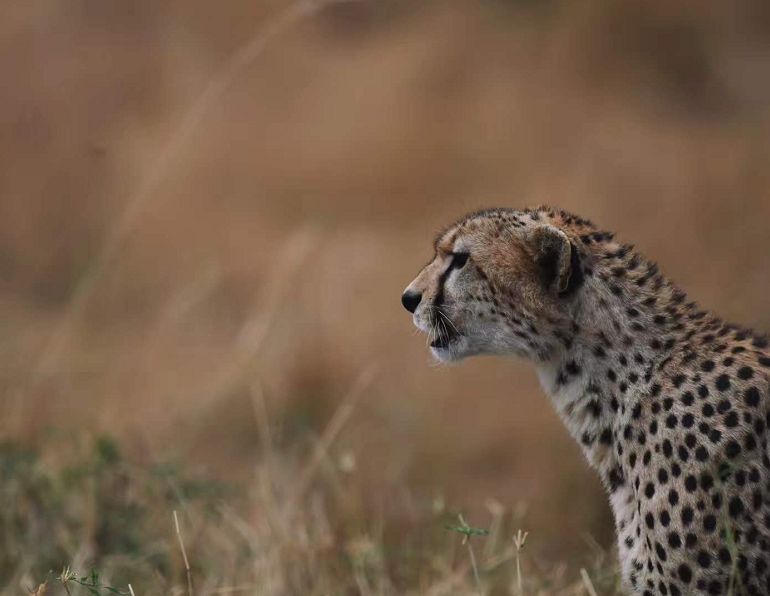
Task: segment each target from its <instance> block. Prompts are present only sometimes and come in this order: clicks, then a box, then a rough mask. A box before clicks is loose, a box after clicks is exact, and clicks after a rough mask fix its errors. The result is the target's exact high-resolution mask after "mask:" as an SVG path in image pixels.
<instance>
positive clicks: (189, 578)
mask: <svg viewBox="0 0 770 596" xmlns="http://www.w3.org/2000/svg"><path fill="white" fill-rule="evenodd" d="M174 525H175V526H176V537H177V538H178V539H179V548H181V549H182V558H183V559H184V568H185V571H187V594H188V596H193V585H192V574H191V573H190V561H188V560H187V551H186V550H185V548H184V541H183V540H182V532H181V531H180V530H179V517H177V514H176V509H174Z"/></svg>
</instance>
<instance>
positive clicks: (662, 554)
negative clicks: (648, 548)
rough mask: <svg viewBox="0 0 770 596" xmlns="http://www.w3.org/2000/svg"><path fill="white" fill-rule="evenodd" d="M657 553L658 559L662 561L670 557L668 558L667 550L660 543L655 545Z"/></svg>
mask: <svg viewBox="0 0 770 596" xmlns="http://www.w3.org/2000/svg"><path fill="white" fill-rule="evenodd" d="M655 553H656V554H657V555H658V558H659V559H660V560H661V561H665V560H666V559H667V558H668V557H667V556H666V549H665V548H663V547H662V546H661V545H660V543H658V542H656V543H655Z"/></svg>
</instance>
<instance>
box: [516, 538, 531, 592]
mask: <svg viewBox="0 0 770 596" xmlns="http://www.w3.org/2000/svg"><path fill="white" fill-rule="evenodd" d="M528 535H529V532H524V533H523V534H522V533H521V530H519V531H518V532H516V536H514V537H513V543H514V544H515V545H516V582H517V584H518V587H519V596H524V589H523V588H522V585H521V550H522V549H523V548H524V545H525V544H526V543H527V536H528Z"/></svg>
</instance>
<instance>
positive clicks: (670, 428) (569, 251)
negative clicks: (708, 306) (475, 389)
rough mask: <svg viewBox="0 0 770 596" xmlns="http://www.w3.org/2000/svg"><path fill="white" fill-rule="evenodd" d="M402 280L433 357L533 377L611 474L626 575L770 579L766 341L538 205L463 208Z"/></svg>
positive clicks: (639, 582) (745, 590)
mask: <svg viewBox="0 0 770 596" xmlns="http://www.w3.org/2000/svg"><path fill="white" fill-rule="evenodd" d="M434 249H435V256H434V258H433V260H432V261H431V262H430V263H429V264H428V265H426V266H425V267H424V268H423V270H422V271H421V272H420V274H419V275H418V276H417V278H416V279H415V280H414V281H413V282H412V283H411V284H409V286H408V287H407V288H406V291H405V292H404V293H403V295H402V298H401V300H402V303H403V305H404V307H405V308H406V309H407V310H408V311H409V312H410V313H412V315H413V319H414V324H415V325H416V326H417V327H418V328H419V329H420V330H421V331H423V332H426V333H428V334H430V337H429V339H432V341H431V342H430V350H431V352H432V354H433V356H434V357H435V358H436V359H438V360H439V361H442V362H451V361H458V360H461V359H463V358H465V357H467V356H473V355H480V354H499V355H512V356H516V357H523V358H526V359H528V360H530V361H532V362H533V363H534V365H535V368H536V371H537V376H538V378H539V381H540V384H541V386H542V388H543V390H544V391H545V393H546V394H548V396H549V397H550V399H551V401H552V403H553V405H554V407H555V409H556V411H557V413H558V415H559V416H560V417H561V418H562V420H563V421H564V423H565V425H566V427H567V429H568V431H569V433H570V434H571V435H572V436H573V437H574V438H575V440H577V442H578V443H579V444H580V446H581V447H582V450H583V453H584V455H585V457H586V459H587V460H588V463H589V464H590V466H591V467H593V468H595V469H596V471H597V472H598V474H599V476H600V477H601V480H602V482H603V484H604V486H605V488H606V491H607V493H608V496H609V500H610V505H611V509H612V512H613V516H614V518H615V526H616V532H617V544H618V551H619V558H620V566H621V571H622V582H623V587H624V590H625V591H626V592H628V593H631V594H639V595H643V596H653V594H660V595H662V596H669V595H670V596H682V595H684V594H710V595H712V596H719V595H721V594H724V595H728V594H749V595H751V596H755V595H757V594H763V595H770V553H769V552H768V551H770V459H768V444H767V435H768V428H769V427H770V395H769V390H770V349H769V348H768V346H769V345H770V343H769V342H768V339H767V338H766V337H765V336H763V335H760V334H757V333H754V332H752V331H751V330H749V329H746V328H744V327H741V326H738V325H733V324H729V323H726V322H724V321H722V320H721V319H720V318H719V317H717V316H715V315H713V314H711V313H709V312H706V311H703V310H700V309H699V308H698V306H697V305H696V303H695V302H690V301H689V300H688V299H687V297H686V295H685V293H684V292H683V291H682V290H680V289H679V288H678V287H677V286H675V285H674V284H673V283H672V282H670V281H669V280H668V279H666V278H665V277H664V276H663V275H662V274H661V273H660V272H659V271H658V266H657V265H656V264H655V263H654V262H652V261H650V260H648V259H646V258H645V257H644V256H642V255H641V254H640V253H639V252H637V251H635V250H634V247H633V246H632V245H629V244H621V243H618V242H616V241H615V238H614V234H612V233H610V232H606V231H601V230H599V229H597V228H596V227H595V226H594V224H593V223H591V222H590V221H588V220H587V219H584V218H582V217H579V216H577V215H573V214H570V213H567V212H565V211H562V210H557V209H553V208H550V207H547V206H543V207H538V208H535V209H524V210H515V209H491V210H486V211H481V212H477V213H472V214H470V215H468V216H466V217H464V218H463V219H461V220H460V221H458V222H456V223H454V224H452V225H451V226H449V227H448V228H446V229H445V230H444V231H443V232H441V233H440V234H439V235H438V237H437V238H436V241H435V244H434Z"/></svg>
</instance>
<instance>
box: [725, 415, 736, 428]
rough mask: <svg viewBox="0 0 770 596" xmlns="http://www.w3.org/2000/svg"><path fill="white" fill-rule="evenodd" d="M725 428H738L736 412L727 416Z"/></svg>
mask: <svg viewBox="0 0 770 596" xmlns="http://www.w3.org/2000/svg"><path fill="white" fill-rule="evenodd" d="M725 426H726V427H727V428H734V427H736V426H738V414H736V413H735V412H730V413H729V414H727V416H725Z"/></svg>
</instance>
